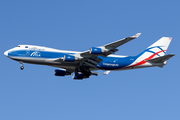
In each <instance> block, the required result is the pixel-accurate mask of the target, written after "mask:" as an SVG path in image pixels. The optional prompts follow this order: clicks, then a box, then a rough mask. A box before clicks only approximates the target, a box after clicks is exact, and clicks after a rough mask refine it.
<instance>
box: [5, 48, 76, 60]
mask: <svg viewBox="0 0 180 120" xmlns="http://www.w3.org/2000/svg"><path fill="white" fill-rule="evenodd" d="M67 54H73V53H61V52H48V51H34V50H16V51H10V52H9V53H8V56H10V57H13V56H14V57H30V58H52V59H53V58H60V57H63V56H64V55H67Z"/></svg>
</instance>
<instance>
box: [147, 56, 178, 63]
mask: <svg viewBox="0 0 180 120" xmlns="http://www.w3.org/2000/svg"><path fill="white" fill-rule="evenodd" d="M174 55H175V54H169V55H165V56H161V57H157V58H154V59H151V60H147V61H146V62H151V63H163V62H165V61H166V60H168V59H170V58H171V57H173V56H174Z"/></svg>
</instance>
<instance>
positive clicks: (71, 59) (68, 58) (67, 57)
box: [63, 55, 75, 62]
mask: <svg viewBox="0 0 180 120" xmlns="http://www.w3.org/2000/svg"><path fill="white" fill-rule="evenodd" d="M63 61H65V62H74V61H75V56H72V55H64V57H63Z"/></svg>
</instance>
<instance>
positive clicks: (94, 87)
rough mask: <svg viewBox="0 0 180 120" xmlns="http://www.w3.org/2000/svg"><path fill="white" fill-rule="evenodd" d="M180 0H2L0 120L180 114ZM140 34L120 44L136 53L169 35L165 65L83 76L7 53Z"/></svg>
mask: <svg viewBox="0 0 180 120" xmlns="http://www.w3.org/2000/svg"><path fill="white" fill-rule="evenodd" d="M179 5H180V1H177V0H171V1H163V0H151V1H143V0H136V1H133V0H126V1H119V0H111V1H107V0H91V1H85V0H76V1H71V0H51V1H46V0H31V1H24V0H16V1H14V0H5V1H0V15H1V19H0V33H1V35H0V40H1V47H0V51H1V76H0V120H72V119H73V120H110V119H111V120H118V119H123V120H132V119H133V120H160V119H162V120H170V119H171V120H179V119H180V115H179V113H180V102H179V101H180V87H179V85H180V77H179V68H180V65H179V59H180V56H179V45H180V41H179V28H180V23H179V21H180V16H179V13H180V8H179ZM138 32H141V33H142V35H141V36H140V37H139V38H138V39H135V40H133V41H131V42H129V43H126V44H125V45H123V46H121V47H119V51H118V52H116V54H118V55H137V54H138V53H140V52H141V51H143V50H144V49H145V48H146V47H148V46H149V45H151V44H152V43H154V42H155V41H156V40H158V39H160V38H161V37H163V36H165V37H172V38H173V39H172V42H171V44H170V46H169V49H168V51H167V53H168V54H169V53H175V54H176V56H174V57H173V58H172V59H170V60H169V61H168V64H167V65H166V66H165V67H164V68H157V67H155V68H145V69H137V70H129V71H116V72H111V73H110V74H109V75H107V76H103V75H102V76H98V77H95V76H92V77H90V78H89V79H85V80H83V81H76V80H73V79H72V78H71V76H67V77H56V76H54V69H56V68H53V67H49V66H40V65H31V64H25V65H24V66H25V69H24V70H23V71H21V70H20V68H19V67H20V64H19V63H18V62H16V61H13V60H11V59H8V58H7V57H6V56H4V54H3V53H4V51H6V50H8V49H10V48H12V47H15V46H17V45H19V44H31V45H41V46H47V47H52V48H57V49H62V50H75V51H85V50H87V49H89V48H90V47H94V46H101V45H104V44H107V43H110V42H113V41H115V40H118V39H121V38H124V37H128V36H131V35H134V34H135V33H138Z"/></svg>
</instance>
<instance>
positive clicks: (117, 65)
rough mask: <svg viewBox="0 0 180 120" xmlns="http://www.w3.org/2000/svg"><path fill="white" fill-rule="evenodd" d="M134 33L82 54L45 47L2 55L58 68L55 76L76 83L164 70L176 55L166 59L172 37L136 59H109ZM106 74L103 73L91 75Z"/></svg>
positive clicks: (29, 47)
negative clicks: (134, 71)
mask: <svg viewBox="0 0 180 120" xmlns="http://www.w3.org/2000/svg"><path fill="white" fill-rule="evenodd" d="M140 34H141V33H137V34H135V35H133V36H130V37H126V38H123V39H120V40H117V41H115V42H112V43H109V44H106V45H104V46H100V47H91V48H90V49H89V50H86V51H84V52H77V51H65V50H58V49H53V48H48V47H44V46H35V45H18V46H16V47H15V48H12V49H10V50H7V51H5V52H4V55H5V56H7V57H8V58H10V59H13V60H15V61H18V62H20V64H21V67H20V69H21V70H23V69H24V66H23V63H30V64H39V65H48V66H52V67H58V68H60V69H55V71H54V74H55V76H66V75H71V74H73V75H72V77H73V79H75V80H82V79H84V78H89V77H90V76H91V75H95V76H97V75H98V74H104V75H107V74H109V72H110V71H119V70H130V69H137V68H146V67H154V66H157V67H163V66H164V65H166V63H167V60H168V59H170V58H171V57H173V56H174V55H175V54H168V55H165V53H166V51H167V48H168V46H169V44H170V42H171V40H172V38H171V37H162V38H161V39H159V40H158V41H156V42H155V43H154V44H152V45H151V46H149V47H148V48H146V49H145V50H144V51H143V52H141V53H140V54H138V55H136V56H121V55H111V54H114V53H115V52H116V51H118V49H117V47H119V46H121V45H123V44H125V43H127V42H129V41H131V40H133V39H135V38H138V37H139V36H140ZM96 70H105V71H106V72H104V73H98V72H94V71H96Z"/></svg>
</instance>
